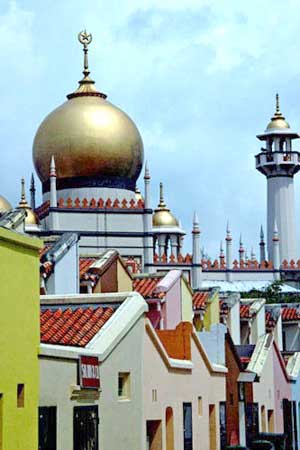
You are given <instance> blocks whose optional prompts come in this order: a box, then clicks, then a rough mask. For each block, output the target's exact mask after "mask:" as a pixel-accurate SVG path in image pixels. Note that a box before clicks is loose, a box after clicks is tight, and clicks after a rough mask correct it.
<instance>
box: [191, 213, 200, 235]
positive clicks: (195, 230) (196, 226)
mask: <svg viewBox="0 0 300 450" xmlns="http://www.w3.org/2000/svg"><path fill="white" fill-rule="evenodd" d="M193 233H194V234H195V233H200V228H199V219H198V215H197V213H196V211H195V212H194V217H193Z"/></svg>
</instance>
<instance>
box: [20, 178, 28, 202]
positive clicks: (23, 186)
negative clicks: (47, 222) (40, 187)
mask: <svg viewBox="0 0 300 450" xmlns="http://www.w3.org/2000/svg"><path fill="white" fill-rule="evenodd" d="M19 207H20V208H28V207H29V205H28V203H27V200H26V196H25V180H24V178H23V177H22V178H21V200H20V201H19Z"/></svg>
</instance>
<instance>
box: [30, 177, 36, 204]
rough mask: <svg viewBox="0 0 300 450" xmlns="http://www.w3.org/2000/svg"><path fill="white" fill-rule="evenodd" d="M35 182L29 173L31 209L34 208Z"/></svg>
mask: <svg viewBox="0 0 300 450" xmlns="http://www.w3.org/2000/svg"><path fill="white" fill-rule="evenodd" d="M35 191H36V189H35V182H34V176H33V173H32V174H31V183H30V206H31V209H32V210H33V211H34V210H35Z"/></svg>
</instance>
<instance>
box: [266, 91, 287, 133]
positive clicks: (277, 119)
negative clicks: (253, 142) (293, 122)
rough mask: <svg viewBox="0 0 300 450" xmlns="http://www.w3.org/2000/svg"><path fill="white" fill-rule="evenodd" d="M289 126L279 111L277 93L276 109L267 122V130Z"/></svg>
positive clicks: (277, 96)
mask: <svg viewBox="0 0 300 450" xmlns="http://www.w3.org/2000/svg"><path fill="white" fill-rule="evenodd" d="M286 128H290V125H289V124H288V122H287V121H286V120H285V117H284V116H283V115H282V113H281V112H280V106H279V95H278V94H276V111H275V113H274V116H273V117H271V121H270V122H269V124H268V126H267V130H278V129H286Z"/></svg>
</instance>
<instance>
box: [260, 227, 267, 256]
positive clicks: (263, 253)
mask: <svg viewBox="0 0 300 450" xmlns="http://www.w3.org/2000/svg"><path fill="white" fill-rule="evenodd" d="M259 249H260V263H261V264H262V263H263V262H264V261H266V246H265V235H264V230H263V226H261V227H260V242H259Z"/></svg>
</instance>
